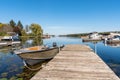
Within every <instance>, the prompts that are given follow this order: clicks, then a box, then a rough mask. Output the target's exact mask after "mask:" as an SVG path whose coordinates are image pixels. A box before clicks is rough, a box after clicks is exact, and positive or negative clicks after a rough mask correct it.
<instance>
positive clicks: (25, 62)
mask: <svg viewBox="0 0 120 80" xmlns="http://www.w3.org/2000/svg"><path fill="white" fill-rule="evenodd" d="M23 64H24V66H25V67H27V68H28V69H30V70H32V71H35V70H39V69H41V68H42V66H40V67H38V68H35V69H33V68H30V67H29V66H28V65H27V64H26V62H25V61H24V60H23Z"/></svg>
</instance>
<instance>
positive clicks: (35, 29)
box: [30, 24, 43, 37]
mask: <svg viewBox="0 0 120 80" xmlns="http://www.w3.org/2000/svg"><path fill="white" fill-rule="evenodd" d="M30 29H31V31H32V35H33V36H37V37H42V35H43V30H42V28H41V26H40V25H39V24H31V25H30Z"/></svg>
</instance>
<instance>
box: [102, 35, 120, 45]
mask: <svg viewBox="0 0 120 80" xmlns="http://www.w3.org/2000/svg"><path fill="white" fill-rule="evenodd" d="M104 42H105V43H120V36H114V37H112V38H105V40H104Z"/></svg>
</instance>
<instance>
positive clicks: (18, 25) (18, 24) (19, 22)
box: [17, 20, 23, 30]
mask: <svg viewBox="0 0 120 80" xmlns="http://www.w3.org/2000/svg"><path fill="white" fill-rule="evenodd" d="M17 27H19V28H20V30H22V29H23V25H22V23H21V21H20V20H19V21H18V23H17Z"/></svg>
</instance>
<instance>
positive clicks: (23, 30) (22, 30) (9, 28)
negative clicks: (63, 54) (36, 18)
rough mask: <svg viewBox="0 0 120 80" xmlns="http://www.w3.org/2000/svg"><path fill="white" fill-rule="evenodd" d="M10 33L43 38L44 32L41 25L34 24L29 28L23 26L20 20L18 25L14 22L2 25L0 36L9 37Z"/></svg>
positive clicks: (28, 26) (0, 25)
mask: <svg viewBox="0 0 120 80" xmlns="http://www.w3.org/2000/svg"><path fill="white" fill-rule="evenodd" d="M8 32H14V33H16V34H18V35H19V36H39V37H42V35H43V30H42V27H41V26H40V25H39V24H36V23H32V24H30V25H27V26H25V27H24V26H23V24H22V23H21V21H20V20H19V21H18V22H17V24H16V23H15V21H14V20H10V21H9V23H7V24H4V23H0V36H5V35H9V34H8Z"/></svg>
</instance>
